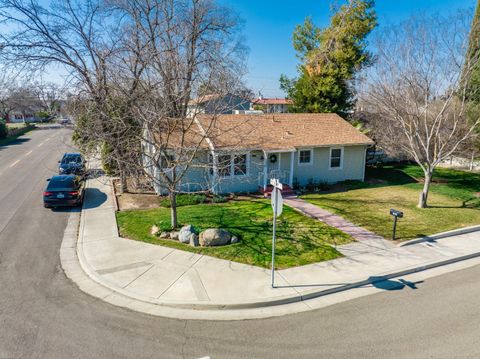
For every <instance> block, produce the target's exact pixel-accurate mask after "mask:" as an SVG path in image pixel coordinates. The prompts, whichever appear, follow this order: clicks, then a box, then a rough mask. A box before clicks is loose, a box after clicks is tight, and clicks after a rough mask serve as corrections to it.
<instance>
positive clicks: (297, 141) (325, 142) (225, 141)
mask: <svg viewBox="0 0 480 359" xmlns="http://www.w3.org/2000/svg"><path fill="white" fill-rule="evenodd" d="M198 120H199V122H200V123H201V124H202V127H204V129H205V130H206V132H207V133H208V137H209V138H210V140H211V141H212V142H213V145H214V147H215V148H217V149H263V150H267V151H273V150H293V149H295V148H298V147H321V146H336V145H370V144H373V141H372V140H371V139H369V138H368V137H367V136H365V135H364V134H362V133H361V132H360V131H358V130H357V129H356V128H355V127H353V126H352V125H350V124H349V123H348V122H347V121H345V120H344V119H342V118H341V117H340V116H338V115H336V114H329V113H328V114H327V113H324V114H265V115H221V116H218V117H217V118H216V119H215V120H213V121H212V117H211V116H208V115H200V116H198Z"/></svg>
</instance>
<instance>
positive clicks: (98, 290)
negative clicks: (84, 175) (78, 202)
mask: <svg viewBox="0 0 480 359" xmlns="http://www.w3.org/2000/svg"><path fill="white" fill-rule="evenodd" d="M82 212H83V211H82ZM82 212H72V213H71V214H70V217H69V221H68V224H67V227H66V229H65V235H64V239H63V241H62V246H61V248H60V258H61V264H62V268H63V269H64V271H65V273H66V275H67V277H68V278H70V279H71V280H72V281H73V282H74V283H76V284H77V286H78V287H79V288H80V289H81V290H82V291H84V292H86V293H87V294H89V295H91V296H93V297H96V298H99V299H101V300H103V301H105V302H108V303H110V304H113V305H116V306H121V307H124V308H128V309H132V310H135V311H138V312H143V313H147V314H153V315H159V316H164V317H170V318H177V319H202V320H205V319H207V320H219V319H220V320H221V319H223V320H244V319H258V318H268V317H273V316H279V315H285V314H293V313H299V312H304V311H307V310H311V308H310V307H309V305H308V302H309V301H312V300H315V299H318V298H321V297H325V296H328V295H333V294H336V293H340V292H346V291H349V290H352V289H356V288H360V287H366V286H370V285H373V284H375V283H378V282H382V281H385V280H389V279H393V278H397V277H401V276H405V275H408V274H413V273H418V272H421V271H426V270H429V269H433V268H436V267H441V266H446V265H449V264H454V263H457V262H461V261H465V260H468V259H473V258H478V257H480V252H477V253H472V254H469V255H463V256H459V257H455V258H449V259H446V260H443V261H437V262H432V263H425V264H422V265H417V266H414V267H411V268H406V269H403V270H401V271H396V272H392V273H385V274H383V275H378V276H376V277H375V279H373V280H372V279H368V278H367V279H365V280H362V281H358V282H354V283H350V284H347V285H342V286H338V287H335V288H329V289H323V290H313V291H311V292H308V293H301V294H300V293H299V294H298V295H293V296H285V297H278V298H275V299H273V300H264V301H255V302H248V303H204V304H198V303H193V302H184V301H182V302H167V301H159V300H158V301H150V300H148V299H146V298H141V297H138V296H134V295H132V294H131V293H126V291H124V290H121V289H119V288H116V287H114V286H112V285H109V284H108V283H106V282H105V281H103V280H102V279H101V278H100V277H99V276H98V275H96V274H95V273H94V271H93V269H92V268H90V266H89V264H88V261H87V260H86V258H85V256H84V255H83V250H82V246H81V241H80V234H81V233H82V231H83V228H82V225H83V221H82V217H83V216H82ZM466 230H468V229H463V230H462V231H466ZM470 232H473V230H471V229H470ZM470 232H465V233H470ZM439 235H444V234H439Z"/></svg>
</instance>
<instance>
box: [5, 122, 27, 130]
mask: <svg viewBox="0 0 480 359" xmlns="http://www.w3.org/2000/svg"><path fill="white" fill-rule="evenodd" d="M24 126H25V124H24V123H23V122H20V123H10V122H9V123H7V127H8V128H11V129H13V128H21V127H24Z"/></svg>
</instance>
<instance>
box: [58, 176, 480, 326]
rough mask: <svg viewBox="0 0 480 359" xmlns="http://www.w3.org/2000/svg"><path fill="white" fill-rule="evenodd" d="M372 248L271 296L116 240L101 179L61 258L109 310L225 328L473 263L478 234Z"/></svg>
mask: <svg viewBox="0 0 480 359" xmlns="http://www.w3.org/2000/svg"><path fill="white" fill-rule="evenodd" d="M472 230H473V229H472ZM371 248H372V249H371V250H369V251H365V250H361V251H358V252H355V251H354V250H353V251H352V248H349V250H346V251H344V254H346V256H345V257H344V258H340V259H336V260H332V261H328V262H322V263H315V264H310V265H307V266H302V267H296V268H290V269H285V270H279V271H276V274H277V275H276V284H277V286H278V287H277V288H271V286H270V271H269V270H267V269H262V268H259V267H254V266H249V265H245V264H240V263H235V262H230V261H225V260H221V259H216V258H212V257H208V256H203V255H199V254H194V253H190V252H184V251H181V250H176V249H171V248H166V247H162V246H157V245H151V244H147V243H143V242H137V241H133V240H128V239H123V238H120V237H119V235H118V231H117V225H116V219H115V206H114V200H113V196H112V192H111V187H110V182H109V180H108V179H107V178H103V177H101V178H98V179H92V180H88V182H87V192H86V197H85V203H84V207H83V209H82V212H81V215H80V213H75V212H72V214H71V217H70V219H69V223H68V226H67V229H66V231H65V237H64V241H63V243H62V247H61V251H60V256H61V260H62V267H63V268H64V270H65V273H66V274H67V276H68V277H69V278H71V279H72V280H73V281H74V282H76V283H77V285H78V286H79V288H80V289H82V290H83V291H85V292H87V293H88V294H90V295H93V296H95V297H98V298H100V299H102V300H104V301H106V302H109V303H111V304H114V305H118V306H122V307H126V308H129V309H132V310H136V311H140V312H145V313H148V314H154V315H160V316H166V317H174V318H182V319H217V320H232V319H247V318H262V317H271V316H278V315H283V314H288V313H296V312H301V311H307V310H311V309H314V308H318V307H322V306H325V305H329V304H331V303H332V302H334V301H335V300H336V299H332V298H331V296H327V294H333V293H337V294H339V293H343V294H341V296H342V297H343V298H347V299H348V298H350V297H352V296H353V297H355V296H356V295H360V294H359V293H352V294H351V295H350V294H345V293H346V291H347V290H350V289H353V288H363V290H362V291H361V295H365V294H369V293H370V292H375V291H378V289H379V288H378V286H377V288H375V283H377V282H382V281H385V280H388V279H389V278H394V277H398V276H404V275H407V274H409V273H414V272H417V271H419V270H425V269H428V268H434V267H438V266H440V265H445V264H449V263H454V262H458V261H460V260H464V259H468V258H475V257H477V256H480V232H471V233H465V234H461V235H457V236H453V237H449V238H445V239H439V240H436V241H433V242H421V243H416V244H412V245H409V246H402V247H399V246H394V247H392V248H390V247H389V248H387V247H386V248H381V249H378V248H376V247H371ZM339 250H341V251H342V248H339ZM372 283H373V286H372ZM314 298H315V299H314Z"/></svg>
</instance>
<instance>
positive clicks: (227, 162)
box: [218, 155, 232, 177]
mask: <svg viewBox="0 0 480 359" xmlns="http://www.w3.org/2000/svg"><path fill="white" fill-rule="evenodd" d="M231 161H232V156H231V155H220V156H218V175H219V176H221V177H228V176H230V175H231V173H232V172H231V166H232V163H231Z"/></svg>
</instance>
